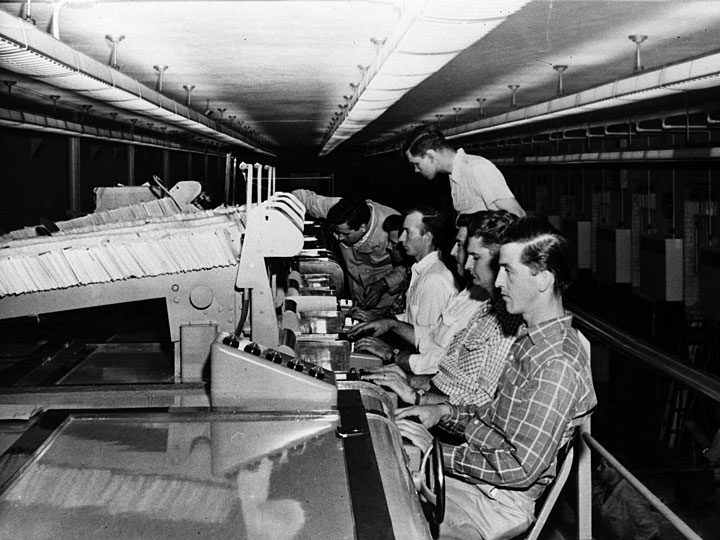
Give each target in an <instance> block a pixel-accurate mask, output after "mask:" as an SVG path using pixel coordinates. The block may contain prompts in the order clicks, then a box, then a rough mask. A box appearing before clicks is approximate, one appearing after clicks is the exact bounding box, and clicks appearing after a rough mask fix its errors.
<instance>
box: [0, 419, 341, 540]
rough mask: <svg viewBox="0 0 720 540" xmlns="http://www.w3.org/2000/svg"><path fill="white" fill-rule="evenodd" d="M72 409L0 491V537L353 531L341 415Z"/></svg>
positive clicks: (284, 538)
mask: <svg viewBox="0 0 720 540" xmlns="http://www.w3.org/2000/svg"><path fill="white" fill-rule="evenodd" d="M196 418H198V417H193V419H192V420H187V419H186V420H183V419H176V418H173V419H171V420H167V421H166V420H164V419H160V420H158V419H157V418H154V417H153V418H149V419H147V420H144V419H136V418H133V419H127V418H124V419H111V418H103V419H98V418H74V419H71V420H70V421H69V422H68V423H67V424H66V425H65V426H64V427H63V428H61V429H60V430H59V433H58V434H57V436H56V438H55V439H53V440H52V442H50V443H49V444H48V446H47V447H46V448H45V449H44V450H43V451H41V452H40V454H39V457H37V458H35V460H34V461H33V462H32V463H31V464H30V466H29V467H28V468H27V469H26V470H25V471H24V473H23V474H22V475H21V476H20V477H19V478H18V479H17V480H16V481H15V482H14V483H13V485H12V486H10V487H9V489H8V490H7V491H6V492H5V493H4V494H3V495H2V497H0V516H2V519H0V538H13V539H17V540H24V539H27V540H30V539H32V540H41V539H53V540H58V539H68V540H69V539H78V538H98V537H102V538H105V539H115V538H117V539H121V538H122V539H124V540H127V539H138V540H142V539H151V538H152V539H154V538H173V539H176V540H180V539H193V540H197V539H198V538H213V539H226V538H227V539H230V538H232V539H234V540H237V539H268V540H270V539H273V540H290V539H317V538H339V539H343V538H347V539H351V538H353V537H354V527H353V520H352V514H351V509H350V497H349V493H348V487H347V480H346V474H345V463H344V456H343V449H342V441H341V440H340V439H338V438H337V437H336V436H335V434H334V430H335V426H336V425H337V417H336V415H334V414H330V415H325V416H322V417H300V418H298V417H295V416H285V417H280V416H273V417H268V416H265V417H258V416H251V415H248V416H243V417H242V418H240V417H239V416H229V415H224V416H216V417H213V416H212V415H207V416H202V417H200V420H197V419H196Z"/></svg>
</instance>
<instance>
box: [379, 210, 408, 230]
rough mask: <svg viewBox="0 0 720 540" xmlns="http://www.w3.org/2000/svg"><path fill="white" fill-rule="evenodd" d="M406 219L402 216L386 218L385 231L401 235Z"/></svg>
mask: <svg viewBox="0 0 720 540" xmlns="http://www.w3.org/2000/svg"><path fill="white" fill-rule="evenodd" d="M404 219H405V218H404V217H403V216H401V215H400V214H390V215H389V216H388V217H386V218H385V221H383V224H382V229H383V231H385V232H386V233H388V234H389V233H391V232H397V233H401V232H402V230H403V221H404Z"/></svg>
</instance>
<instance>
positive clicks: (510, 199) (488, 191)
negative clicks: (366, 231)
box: [402, 126, 525, 217]
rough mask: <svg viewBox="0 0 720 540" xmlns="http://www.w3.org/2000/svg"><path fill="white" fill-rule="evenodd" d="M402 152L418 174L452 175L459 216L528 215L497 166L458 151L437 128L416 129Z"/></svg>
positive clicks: (451, 189)
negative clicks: (499, 212) (498, 212)
mask: <svg viewBox="0 0 720 540" xmlns="http://www.w3.org/2000/svg"><path fill="white" fill-rule="evenodd" d="M402 150H403V154H404V155H405V157H406V158H407V160H408V161H409V162H410V164H411V165H412V166H413V167H414V168H415V172H417V173H418V174H420V175H421V176H424V177H425V178H427V179H428V180H432V179H433V178H435V177H436V176H437V175H438V174H439V173H447V174H449V175H450V192H451V195H452V199H453V206H454V207H455V210H456V211H457V212H458V213H459V214H471V213H473V212H479V211H481V210H507V211H508V212H510V213H511V214H515V215H516V216H519V217H523V216H524V215H525V211H524V210H523V209H522V207H521V206H520V204H519V203H518V202H517V200H516V199H515V196H514V195H513V193H512V191H510V188H509V187H508V185H507V182H505V178H504V177H503V175H502V173H501V172H500V171H499V170H498V168H497V167H495V165H493V164H492V163H491V162H490V161H488V160H487V159H485V158H484V157H481V156H474V155H468V154H466V153H465V151H464V150H463V149H462V148H460V149H459V150H455V149H454V148H453V147H451V146H450V145H449V144H448V142H447V141H446V140H445V137H443V134H442V133H441V132H440V130H438V129H437V128H435V127H433V126H419V127H418V128H416V129H414V130H413V131H412V132H411V133H410V135H408V137H407V138H406V139H405V142H404V144H403V147H402Z"/></svg>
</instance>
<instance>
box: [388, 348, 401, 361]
mask: <svg viewBox="0 0 720 540" xmlns="http://www.w3.org/2000/svg"><path fill="white" fill-rule="evenodd" d="M398 354H400V349H393V350H392V352H391V353H390V360H388V361H387V363H388V364H394V363H395V360H396V359H397V356H398Z"/></svg>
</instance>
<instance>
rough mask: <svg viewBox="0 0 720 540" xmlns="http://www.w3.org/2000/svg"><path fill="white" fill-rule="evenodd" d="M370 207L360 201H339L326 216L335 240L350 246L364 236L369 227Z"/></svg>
mask: <svg viewBox="0 0 720 540" xmlns="http://www.w3.org/2000/svg"><path fill="white" fill-rule="evenodd" d="M370 217H371V215H370V207H368V205H367V203H366V202H365V201H364V200H362V199H340V201H339V202H338V203H337V204H336V205H335V206H333V207H332V208H331V209H330V211H329V212H328V214H327V222H328V225H330V227H331V229H332V231H333V234H334V235H335V238H337V239H338V240H339V241H340V242H341V243H343V244H345V245H346V246H352V245H354V244H356V243H357V242H359V241H360V239H361V238H362V237H363V236H365V234H366V233H367V231H368V229H369V227H370Z"/></svg>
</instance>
